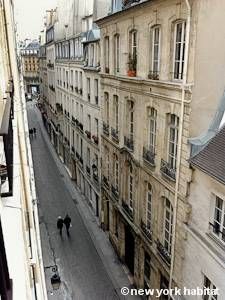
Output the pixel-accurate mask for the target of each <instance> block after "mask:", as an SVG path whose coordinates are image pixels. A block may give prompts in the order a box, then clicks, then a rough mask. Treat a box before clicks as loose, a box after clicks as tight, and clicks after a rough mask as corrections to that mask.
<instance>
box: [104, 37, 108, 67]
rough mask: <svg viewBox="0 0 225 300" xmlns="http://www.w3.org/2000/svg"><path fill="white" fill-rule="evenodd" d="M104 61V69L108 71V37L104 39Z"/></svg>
mask: <svg viewBox="0 0 225 300" xmlns="http://www.w3.org/2000/svg"><path fill="white" fill-rule="evenodd" d="M104 59H105V69H106V68H108V69H109V36H106V37H105V38H104Z"/></svg>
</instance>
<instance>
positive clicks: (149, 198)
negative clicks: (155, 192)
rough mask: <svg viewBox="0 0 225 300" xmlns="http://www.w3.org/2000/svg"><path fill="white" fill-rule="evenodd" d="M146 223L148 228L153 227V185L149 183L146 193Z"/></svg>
mask: <svg viewBox="0 0 225 300" xmlns="http://www.w3.org/2000/svg"><path fill="white" fill-rule="evenodd" d="M146 204H147V206H146V225H147V229H148V230H151V227H152V186H151V184H150V183H148V187H147V194H146Z"/></svg>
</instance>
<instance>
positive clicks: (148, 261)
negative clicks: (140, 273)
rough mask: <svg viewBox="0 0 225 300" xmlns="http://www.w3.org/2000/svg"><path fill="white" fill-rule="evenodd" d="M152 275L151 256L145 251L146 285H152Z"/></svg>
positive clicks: (146, 286)
mask: <svg viewBox="0 0 225 300" xmlns="http://www.w3.org/2000/svg"><path fill="white" fill-rule="evenodd" d="M150 277H151V257H150V255H149V254H148V253H147V252H145V258H144V287H145V288H149V287H150Z"/></svg>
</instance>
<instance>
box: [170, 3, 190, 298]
mask: <svg viewBox="0 0 225 300" xmlns="http://www.w3.org/2000/svg"><path fill="white" fill-rule="evenodd" d="M185 3H186V6H187V13H188V17H187V27H186V45H185V56H184V71H183V81H182V87H181V88H182V95H181V112H180V124H179V135H178V151H177V174H176V184H175V195H174V215H173V224H174V228H173V236H172V251H171V266H170V278H169V289H171V288H173V286H172V284H173V273H174V260H175V243H176V227H177V208H178V207H177V204H178V193H179V182H180V167H181V150H182V149H181V148H182V136H183V122H184V105H185V88H186V87H187V69H188V58H189V44H190V25H191V6H190V2H189V0H185ZM171 296H172V295H171ZM172 299H174V297H173V296H172Z"/></svg>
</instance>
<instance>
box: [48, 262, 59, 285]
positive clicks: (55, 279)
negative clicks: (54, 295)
mask: <svg viewBox="0 0 225 300" xmlns="http://www.w3.org/2000/svg"><path fill="white" fill-rule="evenodd" d="M45 269H52V272H54V274H53V275H52V277H51V285H52V288H53V290H58V289H59V287H60V284H61V279H60V276H59V273H58V267H57V265H54V266H48V267H45Z"/></svg>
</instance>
